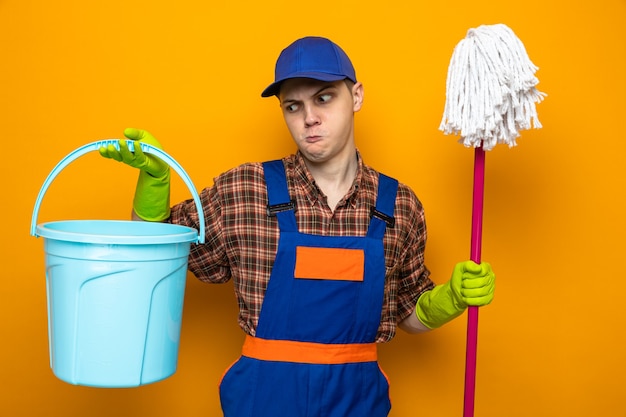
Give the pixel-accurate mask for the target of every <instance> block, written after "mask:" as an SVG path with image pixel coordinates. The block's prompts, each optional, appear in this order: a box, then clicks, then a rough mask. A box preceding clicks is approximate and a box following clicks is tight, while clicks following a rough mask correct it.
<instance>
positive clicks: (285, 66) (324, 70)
mask: <svg viewBox="0 0 626 417" xmlns="http://www.w3.org/2000/svg"><path fill="white" fill-rule="evenodd" d="M290 78H312V79H314V80H320V81H340V80H345V79H346V78H347V79H350V80H352V81H353V82H356V74H355V72H354V67H353V66H352V62H350V58H348V55H346V53H345V52H344V51H343V49H341V48H340V47H339V46H338V45H336V44H335V43H333V42H332V41H330V40H329V39H326V38H320V37H315V36H309V37H306V38H302V39H298V40H297V41H295V42H293V43H292V44H291V45H289V46H288V47H287V48H285V49H283V51H282V52H281V53H280V56H279V57H278V60H277V61H276V69H275V77H274V82H273V83H272V84H270V85H269V87H267V88H266V89H265V90H263V92H262V93H261V97H271V96H276V95H278V93H279V92H280V85H281V83H282V82H283V81H285V80H288V79H290Z"/></svg>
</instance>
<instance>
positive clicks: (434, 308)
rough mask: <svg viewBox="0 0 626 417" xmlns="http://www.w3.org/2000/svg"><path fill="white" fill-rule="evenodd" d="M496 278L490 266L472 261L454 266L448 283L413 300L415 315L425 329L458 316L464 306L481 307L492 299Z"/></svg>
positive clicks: (440, 324) (433, 327)
mask: <svg viewBox="0 0 626 417" xmlns="http://www.w3.org/2000/svg"><path fill="white" fill-rule="evenodd" d="M495 279H496V276H495V274H494V273H493V271H492V270H491V266H490V265H489V264H488V263H486V262H482V263H481V264H480V265H478V264H476V263H475V262H472V261H465V262H460V263H458V264H456V266H455V267H454V271H453V272H452V277H451V278H450V280H449V281H448V282H446V283H445V284H442V285H437V286H436V287H435V288H433V289H432V290H430V291H427V292H425V293H424V294H422V295H421V296H420V298H419V299H418V300H417V305H416V306H415V314H416V315H417V318H418V319H419V320H420V322H422V324H424V325H425V326H426V327H428V328H429V329H435V328H437V327H440V326H442V325H443V324H445V323H447V322H449V321H450V320H452V319H454V318H455V317H457V316H459V315H461V314H462V313H463V312H464V311H465V309H466V308H467V307H468V306H478V307H479V306H485V305H487V304H489V303H491V301H492V300H493V296H494V291H495Z"/></svg>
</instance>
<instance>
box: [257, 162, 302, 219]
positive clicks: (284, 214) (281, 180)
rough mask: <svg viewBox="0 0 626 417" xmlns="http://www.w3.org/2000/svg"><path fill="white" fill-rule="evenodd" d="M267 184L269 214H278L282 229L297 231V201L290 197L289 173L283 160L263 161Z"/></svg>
mask: <svg viewBox="0 0 626 417" xmlns="http://www.w3.org/2000/svg"><path fill="white" fill-rule="evenodd" d="M263 171H264V173H265V183H266V186H267V199H268V203H267V215H268V216H276V218H277V219H278V225H279V227H280V230H282V231H297V230H298V226H297V225H296V216H295V213H294V210H295V206H296V204H295V201H293V200H291V199H290V198H289V187H288V186H287V175H286V174H285V166H284V164H283V161H282V160H274V161H269V162H264V163H263Z"/></svg>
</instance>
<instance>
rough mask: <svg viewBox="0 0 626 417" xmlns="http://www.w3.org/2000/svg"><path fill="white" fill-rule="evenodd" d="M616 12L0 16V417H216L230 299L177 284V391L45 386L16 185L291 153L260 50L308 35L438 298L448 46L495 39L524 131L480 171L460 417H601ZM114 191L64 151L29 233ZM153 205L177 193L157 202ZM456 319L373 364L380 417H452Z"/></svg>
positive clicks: (138, 1)
mask: <svg viewBox="0 0 626 417" xmlns="http://www.w3.org/2000/svg"><path fill="white" fill-rule="evenodd" d="M625 18H626V2H624V1H623V0H605V1H601V2H589V1H581V0H574V1H556V0H555V1H552V2H550V1H544V0H541V1H539V0H527V1H524V2H517V3H510V2H509V3H503V2H496V1H493V2H490V1H487V0H479V1H473V2H468V1H464V0H463V1H462V0H449V1H445V2H417V1H405V2H382V3H380V2H372V3H371V4H370V3H368V2H362V1H358V2H357V1H343V2H337V1H335V0H320V1H317V2H313V3H310V2H308V3H307V2H304V3H303V2H300V3H298V2H295V3H294V2H283V1H271V2H252V1H250V2H245V1H243V2H241V1H239V2H238V1H233V2H217V1H213V2H206V1H191V0H181V1H178V2H169V1H168V2H164V1H146V0H143V1H142V0H109V1H106V2H103V1H93V2H85V1H72V0H59V1H34V0H4V1H0V35H1V36H0V39H2V41H1V42H0V56H1V57H2V66H1V69H0V99H1V100H0V106H1V109H0V110H1V111H0V120H1V123H0V137H1V139H2V142H1V143H2V147H3V149H2V154H3V166H4V169H3V173H4V175H5V180H4V181H3V193H2V205H1V208H0V209H1V210H2V218H3V223H4V225H3V233H2V235H3V237H4V239H3V240H4V242H3V249H2V251H0V257H1V259H0V264H1V265H2V273H1V277H2V287H1V288H2V290H1V292H0V314H1V316H2V317H3V320H1V321H0V329H1V333H0V334H1V335H2V343H0V381H1V384H2V401H0V415H3V416H11V417H20V416H46V417H79V416H80V417H83V416H85V415H90V416H93V417H96V416H111V415H116V416H121V417H122V416H135V415H151V416H170V415H177V416H185V417H186V416H189V417H192V416H217V415H220V413H219V404H218V395H217V388H216V386H217V383H218V380H219V377H220V376H221V374H222V371H223V370H224V368H226V367H227V366H228V365H229V364H230V363H231V362H232V361H233V360H234V359H235V358H236V357H237V355H238V351H239V346H240V343H241V340H242V334H241V332H240V331H239V330H238V328H237V325H236V319H235V315H236V310H235V300H234V297H233V295H232V287H231V286H230V285H224V286H209V285H204V284H201V283H199V282H198V281H197V280H195V279H194V278H193V277H191V276H190V277H189V279H188V286H187V294H186V303H185V312H184V320H183V329H182V340H181V351H180V360H179V369H178V372H177V373H176V374H175V375H174V376H173V377H171V378H169V379H168V380H166V381H163V382H159V383H156V384H153V385H149V386H145V387H141V388H136V389H95V388H86V387H75V386H71V385H68V384H66V383H64V382H61V381H60V380H58V379H56V378H55V377H54V376H53V375H52V373H51V371H50V368H49V360H48V346H47V329H46V298H45V284H44V265H43V245H42V243H43V242H42V239H35V238H33V237H30V236H29V233H28V232H29V226H30V215H31V212H32V208H33V204H34V201H35V197H36V195H37V192H38V190H39V187H40V186H41V184H42V183H43V181H44V179H45V177H46V175H47V174H48V172H49V171H50V170H51V169H52V167H53V166H54V165H55V164H56V163H57V162H58V161H59V160H60V159H61V158H62V157H63V156H65V155H66V154H67V153H69V152H70V151H71V150H73V149H75V148H77V147H79V146H80V145H83V144H85V143H88V142H91V141H94V140H97V139H102V138H110V137H119V136H120V135H121V132H122V130H123V128H125V127H127V126H134V127H141V128H145V129H148V130H150V131H151V132H152V133H153V134H154V135H155V136H156V137H157V138H159V139H160V140H161V142H162V143H163V144H164V146H165V148H166V150H167V151H168V152H169V153H170V154H171V155H173V156H174V157H175V158H176V159H177V160H178V161H179V162H180V163H181V164H182V165H183V166H184V167H185V169H186V170H187V171H188V173H189V174H190V176H191V177H192V179H193V180H194V182H195V184H196V186H197V187H198V188H200V187H202V186H205V185H209V184H210V183H211V181H212V178H213V177H214V176H215V175H217V174H219V173H221V172H222V171H224V170H225V169H227V168H229V167H231V166H234V165H236V164H238V163H240V162H245V161H251V160H265V159H268V158H274V157H279V156H282V155H283V154H286V153H288V152H291V151H292V150H293V145H292V143H291V141H290V139H289V137H288V134H287V131H286V129H285V128H284V126H283V124H282V119H281V116H280V114H279V112H278V109H277V104H276V102H275V101H274V100H273V99H261V98H260V97H259V95H260V92H261V90H262V89H263V88H264V87H265V86H266V84H267V83H268V82H269V81H270V80H271V78H272V75H273V72H272V71H273V65H274V61H275V58H276V56H277V54H278V52H279V51H280V49H281V48H282V47H284V46H286V45H287V44H288V43H289V42H291V41H292V40H294V39H295V38H297V37H300V36H304V35H309V34H313V35H323V36H329V37H331V38H333V39H334V40H336V41H337V42H338V43H339V44H340V45H342V46H343V47H344V48H345V49H346V50H347V51H348V52H349V54H350V56H351V57H352V59H353V61H354V63H355V65H356V67H357V74H358V76H359V78H360V79H361V81H363V83H364V84H365V90H366V96H365V98H366V100H365V107H364V109H363V110H362V111H361V113H360V114H359V115H358V117H357V134H358V138H357V141H358V146H359V147H360V149H361V150H362V152H363V154H364V157H365V159H366V162H367V163H369V164H371V165H373V166H375V167H377V168H378V169H380V170H381V171H384V172H386V173H388V174H391V175H394V176H396V177H397V178H399V179H400V180H402V181H403V182H405V183H408V184H409V185H410V186H412V187H413V188H414V190H415V191H416V192H417V194H418V195H419V196H420V198H421V200H422V201H423V203H424V205H425V207H426V210H427V219H428V224H429V232H430V238H429V239H430V240H429V246H428V249H427V262H428V265H429V267H430V268H431V269H432V271H433V274H434V279H435V280H436V281H438V282H442V281H444V280H446V279H447V277H448V274H449V272H450V269H451V267H452V265H453V264H454V262H456V261H458V260H462V259H465V258H467V257H468V255H469V219H470V199H471V169H472V151H471V150H468V149H465V148H464V147H463V146H462V145H459V144H457V143H456V138H454V137H450V136H443V135H442V134H441V132H439V131H438V130H437V128H438V125H439V121H440V118H441V114H442V111H443V104H444V98H445V78H446V71H447V67H448V63H449V59H450V56H451V53H452V49H453V47H454V46H455V45H456V44H457V43H458V41H460V40H461V39H462V38H463V37H464V36H465V32H466V31H467V29H469V28H471V27H476V26H478V25H480V24H491V23H499V22H500V23H506V24H507V25H508V26H510V27H511V28H512V29H513V30H514V31H515V32H516V34H517V35H518V36H519V38H520V39H522V41H523V42H524V44H525V45H526V48H527V50H528V52H529V54H530V56H531V58H532V60H533V61H534V62H535V63H536V64H537V65H538V66H539V67H540V68H541V69H540V71H539V72H538V74H537V75H538V77H539V79H540V80H541V84H540V90H542V91H545V92H547V93H548V94H549V97H548V98H547V99H546V101H545V102H544V103H542V104H541V105H539V106H538V111H539V115H540V119H541V122H542V123H543V124H544V128H543V129H541V130H533V131H527V132H525V133H524V134H523V136H522V138H521V139H520V140H519V146H518V147H517V148H514V149H508V148H506V147H504V148H496V149H495V150H494V151H492V152H491V153H489V154H488V155H487V180H486V201H485V223H484V245H483V258H484V259H485V260H488V261H490V262H491V263H492V265H493V267H494V269H495V271H496V273H497V275H498V290H497V295H496V300H495V301H494V304H493V305H491V306H489V307H488V308H486V309H483V310H481V318H480V337H479V358H478V377H477V394H476V413H477V415H480V416H483V417H488V416H492V417H502V416H508V417H515V416H528V415H532V416H550V417H552V416H569V417H572V416H581V417H582V416H590V415H598V416H624V415H626V405H624V402H623V393H624V386H626V359H625V356H624V349H625V347H626V336H624V309H623V304H622V302H623V301H622V297H623V294H624V293H625V292H626V279H624V276H623V275H624V274H623V269H624V266H623V259H624V248H625V244H624V236H625V235H626V222H625V220H624V215H623V211H624V209H623V203H624V198H623V192H624V189H625V185H626V184H625V177H626V175H625V174H624V170H623V164H624V162H623V159H624V155H625V153H626V145H625V141H624V138H623V137H622V130H623V124H624V114H625V113H626V104H625V103H626V102H625V101H624V97H626V84H625V81H624V80H625V75H626V48H625V42H626V41H625V39H626V25H624V20H625ZM134 182H135V173H134V172H133V171H131V170H130V169H129V168H126V167H124V166H121V165H115V164H113V163H112V162H110V161H104V160H102V159H100V158H99V157H98V156H97V155H88V156H85V157H83V158H82V159H81V160H80V161H77V162H76V163H75V164H72V165H71V166H70V167H68V168H67V169H66V170H65V171H64V172H63V173H62V174H61V175H60V176H59V177H58V178H57V180H56V181H55V183H54V184H53V186H52V187H51V188H50V190H49V192H48V194H47V196H46V199H45V201H44V204H43V205H42V209H41V215H40V218H39V222H43V221H50V220H64V219H70V218H92V219H117V218H119V219H124V218H127V216H128V214H129V210H130V201H131V196H132V192H133V188H134ZM173 193H174V194H173V200H174V201H176V200H179V199H182V198H186V197H187V196H188V191H186V189H185V187H184V186H183V185H182V183H178V182H177V183H175V185H174V192H173ZM464 351H465V318H461V319H459V320H457V321H455V322H454V323H452V324H450V325H448V326H446V327H444V328H442V329H440V330H438V331H435V332H432V333H429V334H427V335H421V336H409V335H405V334H400V335H399V336H398V337H397V338H396V339H395V340H394V341H392V342H391V343H389V344H388V345H386V346H383V347H382V348H381V362H382V365H383V367H384V369H385V370H386V372H387V373H388V375H389V377H390V378H391V380H392V400H393V405H394V409H393V411H392V416H394V417H405V416H417V415H423V416H429V415H437V416H459V415H461V409H462V399H463V372H464V371H463V370H464Z"/></svg>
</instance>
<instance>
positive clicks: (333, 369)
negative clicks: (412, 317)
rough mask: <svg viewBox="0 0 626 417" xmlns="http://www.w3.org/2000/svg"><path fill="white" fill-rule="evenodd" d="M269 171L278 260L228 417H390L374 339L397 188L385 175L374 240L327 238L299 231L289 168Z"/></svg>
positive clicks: (229, 375) (230, 383) (236, 374)
mask: <svg viewBox="0 0 626 417" xmlns="http://www.w3.org/2000/svg"><path fill="white" fill-rule="evenodd" d="M263 168H264V173H265V179H266V183H267V192H268V199H269V204H268V215H270V216H276V217H277V220H278V224H279V228H280V237H279V241H278V251H277V254H276V259H275V262H274V266H273V269H272V273H271V276H270V280H269V283H268V287H267V290H266V293H265V297H264V300H263V305H262V308H261V313H260V316H259V321H258V326H257V330H256V336H254V337H253V336H247V337H246V340H245V342H244V346H243V351H242V356H241V357H240V358H239V359H238V361H237V362H236V363H235V364H233V365H232V366H231V367H230V368H229V369H228V371H227V372H226V374H225V375H224V377H223V379H222V383H221V384H220V398H221V402H222V409H223V411H224V416H225V417H350V416H355V417H362V416H368V417H385V416H387V415H388V413H389V410H390V408H391V404H390V401H389V385H388V382H387V379H386V377H385V376H384V374H383V373H382V371H381V370H380V368H379V366H378V362H377V355H376V343H375V339H376V333H377V330H378V327H379V325H380V319H381V311H382V304H383V297H384V284H385V256H384V247H383V236H384V234H385V230H386V227H393V223H394V221H393V212H394V206H395V199H396V192H397V188H398V182H397V181H396V180H394V179H391V178H389V177H386V176H384V175H382V174H380V176H379V186H378V196H377V201H376V207H375V209H373V210H372V216H371V221H370V224H369V228H368V232H367V235H366V236H364V237H357V236H320V235H311V234H303V233H300V232H299V231H298V227H297V224H296V216H295V213H294V210H295V206H294V204H293V203H292V201H291V200H290V197H289V191H288V187H287V180H286V176H285V170H284V166H283V163H282V161H272V162H266V163H264V164H263Z"/></svg>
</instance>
